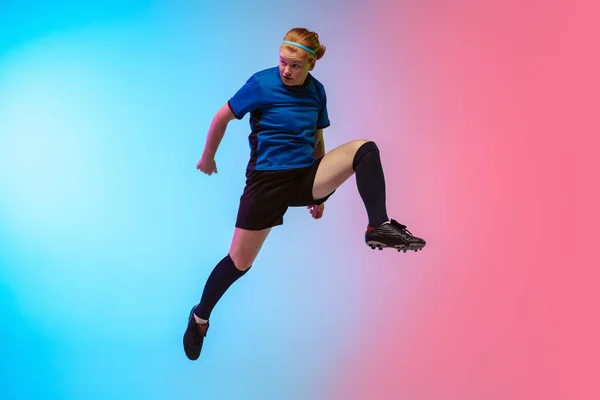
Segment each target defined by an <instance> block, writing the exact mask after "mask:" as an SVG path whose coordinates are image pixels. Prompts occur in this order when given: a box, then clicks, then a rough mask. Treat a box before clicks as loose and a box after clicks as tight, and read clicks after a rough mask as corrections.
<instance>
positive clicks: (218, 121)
mask: <svg viewBox="0 0 600 400" xmlns="http://www.w3.org/2000/svg"><path fill="white" fill-rule="evenodd" d="M234 118H235V116H234V115H233V113H232V112H231V109H230V108H229V105H227V104H225V105H224V106H223V107H221V108H220V109H219V111H217V113H216V114H215V116H214V117H213V120H212V123H211V124H210V128H209V129H208V136H207V137H206V144H205V146H204V151H203V152H202V158H209V159H214V158H215V154H217V149H218V148H219V144H220V143H221V140H222V139H223V136H224V135H225V130H226V129H227V124H229V122H230V121H231V120H233V119H234Z"/></svg>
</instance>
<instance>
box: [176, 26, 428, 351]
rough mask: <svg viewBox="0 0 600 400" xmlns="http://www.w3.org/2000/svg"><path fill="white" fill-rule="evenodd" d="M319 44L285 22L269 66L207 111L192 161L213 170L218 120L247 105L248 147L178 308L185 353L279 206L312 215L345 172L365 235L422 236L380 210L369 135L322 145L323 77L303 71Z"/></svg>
mask: <svg viewBox="0 0 600 400" xmlns="http://www.w3.org/2000/svg"><path fill="white" fill-rule="evenodd" d="M324 54H325V46H323V45H321V43H320V42H319V35H318V34H317V33H315V32H311V31H308V30H307V29H304V28H294V29H292V30H290V31H289V32H288V33H287V34H286V35H285V37H284V39H283V43H282V44H281V47H280V52H279V66H277V67H272V68H268V69H265V70H263V71H260V72H257V73H255V74H254V75H252V76H251V77H250V78H249V79H248V81H247V82H246V84H245V85H244V86H243V87H242V88H240V89H239V90H238V92H237V93H235V95H234V96H233V97H231V98H230V99H229V101H228V102H227V104H225V105H224V106H223V107H222V108H221V109H220V110H219V111H218V112H217V114H216V115H215V117H214V118H213V120H212V123H211V125H210V129H209V132H208V137H207V139H206V145H205V148H204V152H203V154H202V157H201V159H200V161H198V164H197V166H196V168H197V169H199V170H200V171H202V172H203V173H205V174H207V175H212V174H213V173H217V166H216V163H215V154H216V152H217V148H218V146H219V144H220V142H221V139H222V138H223V135H224V134H225V130H226V127H227V125H228V123H229V122H230V121H232V120H233V119H238V120H240V119H242V118H243V117H244V116H245V115H246V114H247V113H250V127H251V133H250V135H249V141H250V148H251V151H250V160H249V162H248V166H247V170H246V186H245V188H244V191H243V194H242V196H241V198H240V205H239V210H238V215H237V221H236V225H235V232H234V235H233V240H232V243H231V247H230V249H229V253H228V254H227V255H226V256H225V257H224V258H223V259H222V260H221V261H220V262H219V263H218V264H217V265H216V267H215V268H214V270H213V271H212V273H211V274H210V276H209V277H208V280H207V282H206V285H205V287H204V291H203V293H202V297H201V300H200V303H199V304H198V305H195V306H194V307H193V308H192V310H191V312H190V314H189V317H188V324H187V329H186V331H185V333H184V336H183V346H184V351H185V354H186V356H187V357H188V358H189V359H190V360H196V359H198V357H199V356H200V351H201V350H202V344H203V342H204V338H205V336H206V333H207V330H208V327H209V322H208V319H209V317H210V315H211V312H212V310H213V308H214V307H215V305H216V304H217V302H218V301H219V299H220V298H221V296H223V294H224V293H225V291H226V290H227V289H228V288H229V287H230V286H231V284H233V283H234V282H235V281H236V280H237V279H239V278H240V277H241V276H243V275H244V274H245V273H246V272H247V271H248V269H250V267H251V265H252V263H253V262H254V260H255V258H256V256H257V255H258V253H259V251H260V249H261V247H262V245H263V243H264V241H265V239H266V238H267V235H268V234H269V232H270V230H271V228H273V227H275V226H278V225H282V224H283V216H284V214H285V212H286V210H287V209H288V207H298V206H306V207H307V208H308V209H309V210H310V213H311V215H312V217H313V218H315V219H318V218H321V217H322V215H323V210H324V203H325V201H326V200H327V199H328V198H329V197H330V196H331V195H332V194H333V192H334V191H335V190H336V189H337V188H338V187H339V186H340V185H342V184H343V183H344V182H345V181H346V180H347V179H348V178H350V177H351V176H352V175H353V174H355V175H356V184H357V187H358V191H359V193H360V196H361V197H362V200H363V202H364V205H365V208H366V212H367V216H368V226H367V230H366V233H365V242H366V244H367V245H369V246H370V247H371V248H373V249H375V248H379V250H382V249H383V248H386V247H389V248H395V249H397V250H398V251H401V250H402V251H404V252H406V251H407V250H414V251H417V250H421V249H422V248H423V247H424V246H425V241H424V240H423V239H421V238H418V237H415V236H413V235H412V234H411V233H410V232H409V231H408V230H407V229H406V226H405V225H402V224H400V223H398V222H396V221H395V220H393V219H392V220H390V219H389V218H388V215H387V210H386V200H385V180H384V174H383V170H382V167H381V161H380V158H379V149H378V147H377V145H376V144H375V143H374V142H372V141H369V140H353V141H351V142H348V143H345V144H343V145H341V146H339V147H337V148H335V149H333V150H331V151H330V152H328V153H325V144H324V141H323V129H325V128H327V127H328V126H329V117H328V114H327V99H326V95H325V89H324V87H323V85H322V84H321V83H320V82H319V81H318V80H317V79H315V78H314V77H313V76H312V75H311V74H310V71H312V70H313V69H314V67H315V63H316V60H319V59H320V58H321V57H323V55H324Z"/></svg>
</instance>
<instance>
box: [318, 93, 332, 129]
mask: <svg viewBox="0 0 600 400" xmlns="http://www.w3.org/2000/svg"><path fill="white" fill-rule="evenodd" d="M329 125H331V123H330V122H329V114H328V113H327V96H326V95H325V91H323V101H322V106H321V110H319V119H318V120H317V129H324V128H327V127H328V126H329Z"/></svg>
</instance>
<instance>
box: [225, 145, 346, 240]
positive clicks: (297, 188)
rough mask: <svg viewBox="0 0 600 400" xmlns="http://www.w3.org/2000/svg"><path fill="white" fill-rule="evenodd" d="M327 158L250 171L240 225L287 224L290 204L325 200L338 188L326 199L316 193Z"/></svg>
mask: <svg viewBox="0 0 600 400" xmlns="http://www.w3.org/2000/svg"><path fill="white" fill-rule="evenodd" d="M322 159H323V158H322V157H321V158H319V159H317V160H315V162H314V163H313V165H311V166H310V167H305V168H298V169H291V170H279V171H256V170H251V171H246V187H245V188H244V193H243V194H242V196H241V198H240V207H239V209H238V215H237V221H236V224H235V226H236V227H237V228H242V229H248V230H261V229H266V228H272V227H274V226H277V225H282V224H283V216H284V214H285V213H286V211H287V209H288V207H301V206H310V205H313V204H322V203H324V202H325V201H326V200H327V199H328V198H329V197H330V196H331V195H332V194H333V193H334V192H335V190H334V191H333V192H331V193H329V194H328V195H327V196H326V197H324V198H322V199H317V200H314V199H313V197H312V189H313V184H314V182H315V176H316V175H317V168H318V167H319V164H320V163H321V160H322Z"/></svg>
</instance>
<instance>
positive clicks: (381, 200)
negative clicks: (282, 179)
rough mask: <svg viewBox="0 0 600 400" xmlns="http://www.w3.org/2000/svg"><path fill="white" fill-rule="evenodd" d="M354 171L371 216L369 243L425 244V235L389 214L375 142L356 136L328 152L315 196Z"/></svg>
mask: <svg viewBox="0 0 600 400" xmlns="http://www.w3.org/2000/svg"><path fill="white" fill-rule="evenodd" d="M354 174H355V175H356V185H357V188H358V192H359V194H360V196H361V198H362V200H363V203H364V205H365V208H366V211H367V215H368V218H369V224H368V227H367V233H366V235H365V241H366V242H367V244H368V245H369V246H371V247H372V248H376V247H377V248H379V249H380V250H381V249H383V248H384V247H393V248H396V249H397V250H399V251H400V250H404V251H406V250H415V251H417V250H421V249H422V248H423V247H424V246H425V241H424V240H423V239H421V238H418V237H415V236H413V235H412V234H411V233H410V232H409V231H408V230H406V226H405V225H402V224H399V223H398V222H396V221H395V220H389V218H388V215H387V208H386V197H385V195H386V193H385V192H386V187H385V177H384V173H383V168H382V166H381V159H380V157H379V148H378V147H377V145H376V144H375V142H372V141H369V140H364V139H363V140H353V141H351V142H348V143H345V144H343V145H341V146H338V147H336V148H335V149H333V150H331V151H330V152H328V153H327V154H325V156H324V157H323V159H322V160H321V163H320V164H319V167H318V169H317V173H316V176H315V181H314V183H313V191H312V195H313V198H314V199H321V198H324V197H326V196H327V195H329V194H330V193H331V192H333V191H334V190H336V189H337V188H338V187H340V186H341V185H342V184H343V183H344V182H345V181H346V180H348V178H350V177H351V176H352V175H354Z"/></svg>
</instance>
